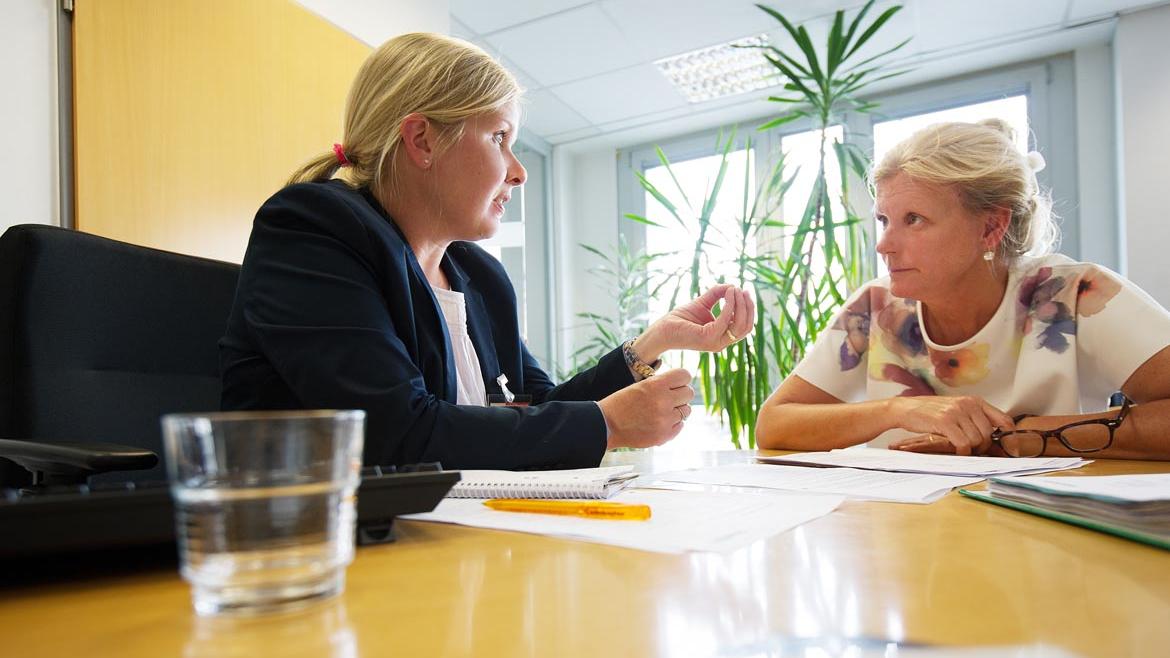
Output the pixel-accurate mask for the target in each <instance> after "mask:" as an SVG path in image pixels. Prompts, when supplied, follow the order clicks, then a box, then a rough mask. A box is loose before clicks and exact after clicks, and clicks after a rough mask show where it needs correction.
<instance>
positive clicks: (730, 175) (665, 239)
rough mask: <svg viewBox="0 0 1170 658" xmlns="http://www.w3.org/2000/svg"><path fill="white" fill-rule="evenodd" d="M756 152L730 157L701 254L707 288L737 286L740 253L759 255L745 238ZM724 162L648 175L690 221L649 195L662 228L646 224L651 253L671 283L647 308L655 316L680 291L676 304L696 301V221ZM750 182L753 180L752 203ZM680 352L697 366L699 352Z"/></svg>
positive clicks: (684, 164)
mask: <svg viewBox="0 0 1170 658" xmlns="http://www.w3.org/2000/svg"><path fill="white" fill-rule="evenodd" d="M754 152H755V149H739V150H736V151H732V152H731V153H729V154H728V158H727V171H726V172H725V174H724V177H723V184H722V186H721V188H720V190H719V193H718V195H717V196H716V200H715V205H714V208H713V210H712V213H711V220H710V223H709V225H708V228H707V231H706V233H705V234H704V235H703V248H702V250H701V252H700V253H699V258H700V264H701V266H702V267H701V270H702V272H703V274H702V276H701V278H700V286H699V287H700V289H702V290H706V289H707V288H708V287H710V286H712V285H714V284H715V283H717V282H719V281H720V280H724V281H729V282H736V281H737V280H738V258H739V256H740V254H743V253H747V254H748V255H754V254H755V253H756V244H755V240H754V238H751V237H749V238H748V239H745V238H744V232H743V230H742V224H741V221H742V218H743V217H744V215H745V212H744V207H745V203H746V205H747V207H748V209H749V210H748V212H750V207H751V204H752V202H753V201H754V192H755V187H756V185H755V163H754ZM722 158H723V156H722V154H716V155H710V156H706V157H701V158H693V159H691V160H682V161H678V162H672V163H671V165H670V171H668V170H667V168H666V167H663V166H657V167H651V168H649V169H647V170H646V172H645V176H646V178H647V180H649V181H650V182H651V183H653V184H654V186H655V187H656V188H658V189H659V190H660V191H662V192H663V193H664V194H666V196H667V197H668V198H670V199H671V202H672V203H674V204H675V205H676V206H677V207H678V208H679V209H680V214H681V215H682V216H683V217H684V218H690V219H689V221H687V222H685V223H684V224H683V225H680V223H679V221H678V220H677V219H675V218H674V216H673V215H671V214H670V211H668V210H667V209H666V208H664V207H663V206H662V204H660V203H659V202H658V201H657V200H656V199H655V198H654V197H653V196H652V195H651V194H650V193H648V192H647V193H645V194H646V219H648V220H650V221H651V222H654V223H655V224H657V226H646V251H647V253H650V254H656V256H655V257H654V260H653V264H652V266H651V267H652V268H653V269H654V270H655V271H657V272H659V273H661V276H660V277H658V281H659V282H661V281H662V280H663V279H666V280H667V282H666V285H663V286H661V288H660V289H659V292H658V294H654V295H651V296H650V298H649V299H648V301H647V309H646V310H647V313H648V317H650V318H657V317H660V316H662V315H665V314H666V313H667V312H668V311H669V310H670V309H671V308H672V298H674V297H675V290H676V288H677V291H678V293H677V299H674V304H679V303H684V302H686V301H688V300H689V299H690V285H691V281H690V278H689V272H690V271H691V264H692V262H693V259H694V258H695V244H696V243H697V242H698V240H699V226H698V222H697V221H694V219H693V218H695V217H697V216H698V215H699V210H700V208H701V207H702V205H703V202H704V200H705V197H706V195H707V193H708V192H709V191H710V190H711V188H712V186H713V185H714V183H715V180H716V178H717V177H718V175H719V166H720V163H721V161H722ZM672 172H673V174H674V178H673V179H672V178H671V173H672ZM675 179H677V184H676V182H675ZM745 180H747V181H749V182H750V185H749V186H748V188H749V189H748V194H747V196H746V202H745V190H744V181H745ZM684 194H685V198H684ZM669 273H686V276H677V277H673V278H668V274H669ZM680 354H682V355H683V356H684V360H683V367H687V368H693V367H695V365H696V363H697V359H698V357H697V355H696V354H695V353H694V352H686V351H684V352H680Z"/></svg>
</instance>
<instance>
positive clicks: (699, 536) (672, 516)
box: [399, 490, 844, 553]
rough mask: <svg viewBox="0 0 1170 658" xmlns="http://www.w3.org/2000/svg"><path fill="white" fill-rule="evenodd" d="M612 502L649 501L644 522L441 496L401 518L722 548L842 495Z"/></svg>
mask: <svg viewBox="0 0 1170 658" xmlns="http://www.w3.org/2000/svg"><path fill="white" fill-rule="evenodd" d="M614 500H615V501H617V502H622V503H632V504H642V505H649V506H650V509H651V510H652V513H653V514H652V516H651V517H650V519H649V520H647V521H614V520H606V519H589V518H581V517H575V516H553V515H547V514H520V513H515V512H499V511H496V510H491V509H488V508H487V507H485V506H484V504H483V501H479V500H468V499H456V498H445V499H443V501H442V502H440V503H439V506H438V507H436V508H435V510H434V511H433V512H427V513H426V514H411V515H407V516H402V517H399V518H403V519H413V520H419V521H437V522H440V523H456V524H459V525H467V526H474V527H477V528H494V529H496V530H514V531H517V532H529V533H535V534H541V535H551V536H554V537H566V538H570V539H579V540H583V541H590V542H596V543H601V544H612V545H614V546H625V547H627V548H636V549H639V550H643V551H656V552H661V553H683V552H686V551H715V552H724V551H730V550H734V549H737V548H740V547H743V546H747V545H748V544H751V543H753V542H755V541H757V540H759V539H763V538H765V537H769V536H772V535H775V534H779V533H781V532H784V531H786V530H789V529H792V528H795V527H796V526H798V525H800V524H802V523H805V522H807V521H811V520H813V519H815V518H818V517H821V516H824V515H825V514H828V513H829V512H831V511H833V510H834V509H836V508H837V506H838V505H840V504H841V502H842V501H843V500H844V499H843V498H841V497H840V496H798V495H784V494H779V493H775V492H757V493H741V494H731V493H695V492H689V491H658V490H626V491H623V492H622V493H620V494H618V495H617V496H615V497H614Z"/></svg>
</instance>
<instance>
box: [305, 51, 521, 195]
mask: <svg viewBox="0 0 1170 658" xmlns="http://www.w3.org/2000/svg"><path fill="white" fill-rule="evenodd" d="M522 92H523V90H522V89H521V88H520V85H519V83H517V82H516V78H515V77H513V76H512V74H511V73H509V72H508V71H507V69H505V68H504V67H503V66H501V65H500V64H499V62H497V61H496V60H495V59H493V58H492V57H491V56H490V55H488V54H487V53H485V52H484V51H483V50H481V49H480V48H478V47H476V46H474V45H472V44H470V43H468V42H466V41H463V40H461V39H456V38H453V37H447V36H443V35H439V34H430V33H425V32H416V33H413V34H404V35H402V36H398V37H395V38H393V39H390V40H389V41H387V42H386V43H384V44H382V45H381V46H380V47H379V48H378V49H377V50H375V51H374V52H373V53H372V54H371V55H370V56H369V57H368V58H366V61H365V62H364V63H363V64H362V67H361V69H360V70H359V71H358V74H357V77H356V78H355V79H354V81H353V85H352V86H351V87H350V90H349V97H348V98H347V99H346V103H345V125H344V132H343V141H342V144H343V146H342V148H343V152H344V154H345V158H346V160H348V161H349V166H346V167H344V168H342V167H341V165H340V162H339V160H338V157H337V154H336V153H334V152H333V151H329V152H328V153H325V154H323V155H320V156H318V157H316V158H314V159H313V160H311V161H309V162H308V163H306V164H305V165H304V166H302V167H301V168H300V169H299V170H297V172H296V173H294V174H293V175H292V177H291V178H289V180H288V185H293V184H295V183H305V182H315V181H325V180H329V179H331V178H335V177H336V178H340V179H342V180H344V181H345V182H346V183H347V184H349V185H351V186H353V187H362V186H365V185H369V186H371V187H372V189H373V190H374V193H375V194H376V195H378V196H379V198H386V196H385V195H387V194H392V193H393V191H394V188H395V186H396V184H397V172H396V171H395V156H396V155H397V153H398V149H399V147H400V146H401V144H402V134H401V132H400V129H401V126H402V120H403V119H405V118H406V117H407V115H409V114H413V113H416V112H417V113H419V114H421V115H423V116H425V117H426V118H427V119H428V120H430V122H431V124H432V125H433V126H435V127H436V128H437V129H438V134H439V137H438V146H437V149H436V150H437V152H439V153H441V152H442V151H443V150H445V149H447V148H450V147H451V146H452V145H454V144H455V143H456V142H458V141H459V138H460V137H462V135H463V126H464V122H465V121H466V120H467V119H469V118H472V117H476V116H480V115H483V114H487V113H490V112H493V111H496V110H499V109H500V108H502V107H504V106H506V105H508V104H510V103H513V102H517V101H519V99H520V96H521V94H522ZM387 186H388V188H387Z"/></svg>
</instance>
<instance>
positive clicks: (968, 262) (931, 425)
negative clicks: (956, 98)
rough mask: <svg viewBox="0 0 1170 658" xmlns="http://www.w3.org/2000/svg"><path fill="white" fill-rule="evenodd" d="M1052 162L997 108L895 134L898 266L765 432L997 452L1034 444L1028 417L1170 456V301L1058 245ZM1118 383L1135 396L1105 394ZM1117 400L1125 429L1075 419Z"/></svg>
mask: <svg viewBox="0 0 1170 658" xmlns="http://www.w3.org/2000/svg"><path fill="white" fill-rule="evenodd" d="M1042 167H1043V159H1042V158H1041V157H1040V155H1039V154H1038V153H1030V154H1028V155H1027V156H1025V155H1022V154H1020V153H1019V152H1018V151H1017V150H1015V148H1014V147H1013V141H1012V131H1011V128H1010V127H1008V126H1007V125H1006V124H1005V123H1003V122H1001V121H998V120H990V121H984V122H981V123H978V124H969V123H946V124H937V125H934V126H930V127H928V128H925V129H924V130H921V131H919V132H918V133H916V134H915V135H913V136H911V137H910V138H909V139H907V140H906V141H905V142H903V143H901V144H899V145H898V146H897V147H895V148H894V149H893V151H891V152H890V153H889V155H887V156H886V157H885V158H884V159H883V161H882V162H881V163H880V164H879V166H878V167H877V168H876V170H875V171H874V174H873V180H874V182H875V187H876V190H877V195H876V203H875V212H876V215H877V220H878V222H879V223H880V224H881V225H882V227H883V231H882V236H881V239H880V241H879V242H878V245H877V250H878V253H880V254H881V256H882V257H883V258H884V259H885V261H886V264H887V265H888V267H889V271H890V275H889V276H888V277H883V278H881V279H878V280H876V281H872V282H870V283H869V284H867V285H865V286H863V287H862V288H861V289H860V290H858V291H857V292H856V293H855V294H854V295H853V296H852V297H851V298H850V299H849V300H848V301H847V302H846V304H845V308H844V310H843V311H842V312H841V314H840V315H839V316H838V317H837V318H836V319H835V320H834V322H833V323H832V324H831V326H830V327H829V328H827V329H826V330H825V331H824V332H822V334H821V335H820V336H819V337H818V339H817V341H816V343H815V345H814V346H813V347H812V349H811V350H810V351H809V353H808V354H807V355H806V356H805V358H804V360H803V361H802V362H801V363H800V364H799V365H798V366H797V367H796V370H795V371H794V372H793V373H792V375H791V376H790V377H788V378H787V379H786V380H785V381H784V382H783V383H782V384H781V385H780V387H779V388H778V389H777V390H776V391H775V392H774V393H773V394H772V396H771V397H770V398H769V399H768V401H767V402H766V403H765V405H764V408H763V409H761V411H760V418H759V423H758V429H757V438H758V442H759V445H760V447H762V448H773V449H790V450H824V449H829V448H841V447H846V446H851V445H855V444H859V443H863V442H867V441H874V445H883V444H885V445H889V447H891V448H898V449H903V450H912V451H917V452H946V453H949V452H953V453H956V454H961V455H970V454H1000V455H1002V454H1013V453H1022V452H1025V450H1016V449H1014V448H1010V447H1009V446H1011V445H1012V444H1011V440H1012V439H1014V438H1016V437H1024V436H1025V434H1024V433H1023V432H1022V430H1056V429H1061V428H1064V429H1062V431H1061V432H1060V433H1059V435H1057V434H1055V433H1053V434H1050V435H1049V436H1048V438H1047V439H1043V440H1040V441H1038V442H1037V443H1036V445H1037V446H1038V447H1037V448H1036V450H1041V451H1043V454H1046V455H1070V454H1081V453H1082V452H1091V456H1093V457H1116V458H1146V459H1151V458H1152V459H1170V347H1168V346H1170V314H1168V313H1167V312H1166V310H1165V309H1164V308H1162V307H1161V306H1159V305H1158V303H1157V302H1155V301H1154V300H1153V299H1152V298H1150V296H1149V295H1147V294H1146V293H1145V292H1143V291H1142V290H1141V289H1139V288H1138V287H1137V286H1135V285H1133V284H1132V283H1130V282H1129V281H1126V280H1125V279H1123V278H1121V277H1120V276H1119V275H1117V274H1115V273H1114V272H1111V271H1109V270H1108V269H1106V268H1104V267H1100V266H1097V265H1093V264H1090V263H1078V262H1075V261H1073V260H1071V259H1069V258H1067V257H1065V256H1061V255H1053V254H1051V246H1052V243H1053V242H1054V240H1055V237H1056V231H1055V228H1054V225H1053V221H1052V216H1051V212H1050V208H1051V203H1050V201H1049V200H1048V197H1047V196H1046V195H1044V194H1043V193H1042V192H1041V191H1040V189H1039V186H1038V185H1037V182H1036V171H1039V169H1041V168H1042ZM1119 390H1120V391H1122V392H1123V393H1124V394H1125V395H1126V397H1127V398H1129V399H1130V400H1132V401H1133V402H1134V403H1135V404H1134V405H1133V407H1132V409H1129V407H1128V406H1127V407H1126V409H1125V411H1124V412H1118V411H1116V410H1113V411H1110V410H1107V409H1106V407H1107V401H1108V399H1109V397H1110V395H1111V394H1112V393H1114V392H1116V391H1119ZM1121 413H1124V414H1125V415H1124V417H1123V418H1122V420H1121V422H1120V423H1119V424H1118V423H1116V422H1115V423H1113V424H1114V425H1115V426H1116V427H1115V431H1114V430H1111V429H1109V428H1107V427H1106V425H1104V424H1101V423H1089V424H1082V425H1077V426H1074V427H1068V428H1065V426H1066V425H1069V424H1070V423H1077V422H1082V421H1086V420H1091V419H1111V420H1114V421H1116V419H1117V418H1118V417H1119V415H1120V414H1121ZM1013 431H1017V434H1015V435H1013V434H1009V433H1010V432H1013ZM1001 435H1002V436H1001ZM1027 436H1030V437H1032V438H1035V437H1037V436H1040V435H1039V434H1037V433H1030V434H1028V435H1027ZM1102 437H1104V438H1111V442H1110V443H1108V447H1107V448H1105V449H1103V450H1102V449H1100V448H1101V447H1103V446H1104V445H1105V442H1103V441H1101V442H1099V443H1094V442H1095V441H1098V439H1100V438H1102ZM875 439H876V440H875ZM1089 444H1093V445H1089Z"/></svg>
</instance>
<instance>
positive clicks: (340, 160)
mask: <svg viewBox="0 0 1170 658" xmlns="http://www.w3.org/2000/svg"><path fill="white" fill-rule="evenodd" d="M333 152H334V153H336V154H337V164H338V166H341V167H348V166H349V165H350V161H349V158H347V157H345V149H343V148H341V144H334V145H333Z"/></svg>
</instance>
